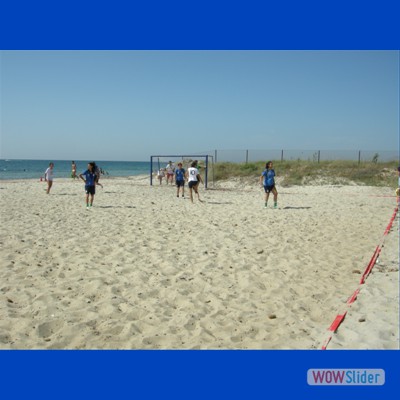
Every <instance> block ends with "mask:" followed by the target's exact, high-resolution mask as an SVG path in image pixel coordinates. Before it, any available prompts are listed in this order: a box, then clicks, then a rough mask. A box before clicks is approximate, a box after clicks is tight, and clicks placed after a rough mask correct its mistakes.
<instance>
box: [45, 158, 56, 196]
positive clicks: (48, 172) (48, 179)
mask: <svg viewBox="0 0 400 400" xmlns="http://www.w3.org/2000/svg"><path fill="white" fill-rule="evenodd" d="M53 168H54V163H52V162H51V163H50V164H49V167H48V168H47V169H46V171H45V173H44V180H45V181H46V182H47V190H46V193H47V194H49V193H50V189H51V187H52V186H53Z"/></svg>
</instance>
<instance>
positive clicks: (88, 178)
mask: <svg viewBox="0 0 400 400" xmlns="http://www.w3.org/2000/svg"><path fill="white" fill-rule="evenodd" d="M95 168H96V164H95V163H94V162H91V163H89V164H88V169H87V170H86V171H85V172H82V173H81V174H80V175H79V178H81V179H82V180H83V181H84V182H85V192H86V208H87V209H89V207H92V206H93V199H94V195H95V193H96V185H97V175H96V170H95ZM89 196H90V202H89Z"/></svg>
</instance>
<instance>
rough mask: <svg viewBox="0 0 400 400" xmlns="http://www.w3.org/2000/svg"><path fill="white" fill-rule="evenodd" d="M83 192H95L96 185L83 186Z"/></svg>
mask: <svg viewBox="0 0 400 400" xmlns="http://www.w3.org/2000/svg"><path fill="white" fill-rule="evenodd" d="M85 192H86V194H91V195H92V196H93V195H94V194H95V193H96V186H85Z"/></svg>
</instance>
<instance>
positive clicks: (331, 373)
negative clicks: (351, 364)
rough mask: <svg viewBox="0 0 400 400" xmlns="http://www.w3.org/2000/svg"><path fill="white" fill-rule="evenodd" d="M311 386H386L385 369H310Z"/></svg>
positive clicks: (308, 372)
mask: <svg viewBox="0 0 400 400" xmlns="http://www.w3.org/2000/svg"><path fill="white" fill-rule="evenodd" d="M307 383H308V384H309V385H321V386H323V385H331V386H332V385H357V386H380V385H384V384H385V371H384V370H383V369H309V370H308V371H307Z"/></svg>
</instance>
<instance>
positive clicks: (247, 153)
mask: <svg viewBox="0 0 400 400" xmlns="http://www.w3.org/2000/svg"><path fill="white" fill-rule="evenodd" d="M248 162H249V151H248V150H246V164H247V163H248Z"/></svg>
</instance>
